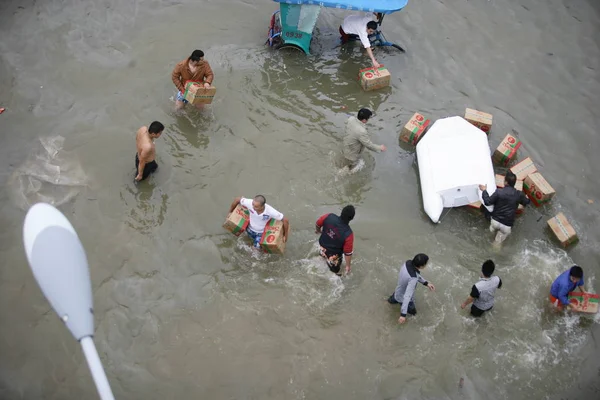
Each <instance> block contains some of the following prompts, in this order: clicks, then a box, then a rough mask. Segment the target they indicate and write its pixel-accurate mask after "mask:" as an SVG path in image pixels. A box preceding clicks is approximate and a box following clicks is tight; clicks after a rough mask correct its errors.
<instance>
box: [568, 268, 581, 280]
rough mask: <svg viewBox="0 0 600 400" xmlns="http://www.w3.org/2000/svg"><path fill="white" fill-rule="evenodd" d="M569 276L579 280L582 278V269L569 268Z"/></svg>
mask: <svg viewBox="0 0 600 400" xmlns="http://www.w3.org/2000/svg"><path fill="white" fill-rule="evenodd" d="M569 276H572V277H574V278H578V279H581V278H583V269H582V268H581V267H580V266H579V265H573V266H572V267H571V271H570V272H569Z"/></svg>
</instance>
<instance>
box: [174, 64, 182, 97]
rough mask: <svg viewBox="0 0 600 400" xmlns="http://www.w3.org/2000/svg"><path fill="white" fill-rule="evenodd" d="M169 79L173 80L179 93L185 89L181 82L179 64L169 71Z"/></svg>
mask: <svg viewBox="0 0 600 400" xmlns="http://www.w3.org/2000/svg"><path fill="white" fill-rule="evenodd" d="M171 80H172V81H173V84H174V85H175V87H176V88H177V89H179V91H180V92H181V93H183V92H184V91H185V87H184V86H183V83H182V82H181V66H180V65H179V64H177V65H176V66H175V68H174V69H173V72H172V73H171Z"/></svg>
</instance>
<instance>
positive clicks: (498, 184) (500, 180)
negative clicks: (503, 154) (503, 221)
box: [496, 174, 525, 215]
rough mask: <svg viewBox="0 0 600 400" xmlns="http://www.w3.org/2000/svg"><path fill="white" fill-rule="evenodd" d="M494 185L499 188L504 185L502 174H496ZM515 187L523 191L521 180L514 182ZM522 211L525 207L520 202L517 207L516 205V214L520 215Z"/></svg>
mask: <svg viewBox="0 0 600 400" xmlns="http://www.w3.org/2000/svg"><path fill="white" fill-rule="evenodd" d="M496 187H497V188H499V189H500V188H503V187H504V175H500V174H496ZM515 189H517V190H518V191H520V192H522V191H523V181H517V182H516V183H515ZM523 211H525V207H524V206H523V205H522V204H519V207H517V212H516V214H517V215H521V214H523Z"/></svg>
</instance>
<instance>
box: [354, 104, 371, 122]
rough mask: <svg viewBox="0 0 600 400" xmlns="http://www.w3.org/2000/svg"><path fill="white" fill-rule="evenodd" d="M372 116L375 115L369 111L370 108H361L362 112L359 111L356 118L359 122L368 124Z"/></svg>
mask: <svg viewBox="0 0 600 400" xmlns="http://www.w3.org/2000/svg"><path fill="white" fill-rule="evenodd" d="M371 115H373V113H372V112H371V110H369V109H368V108H361V109H360V110H358V115H357V116H356V118H358V120H359V121H362V122H364V123H365V124H366V123H367V121H368V120H369V118H371Z"/></svg>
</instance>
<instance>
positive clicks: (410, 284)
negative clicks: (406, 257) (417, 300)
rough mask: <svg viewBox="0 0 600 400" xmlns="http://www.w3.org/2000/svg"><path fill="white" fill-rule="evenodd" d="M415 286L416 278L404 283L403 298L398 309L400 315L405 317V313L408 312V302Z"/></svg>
mask: <svg viewBox="0 0 600 400" xmlns="http://www.w3.org/2000/svg"><path fill="white" fill-rule="evenodd" d="M416 286H417V280H416V279H411V280H410V282H408V285H406V290H405V291H404V298H403V299H402V310H401V311H400V316H402V317H406V313H407V312H408V304H409V303H410V302H411V301H412V298H413V294H414V293H415V287H416Z"/></svg>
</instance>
